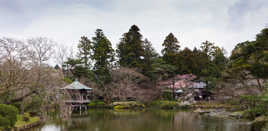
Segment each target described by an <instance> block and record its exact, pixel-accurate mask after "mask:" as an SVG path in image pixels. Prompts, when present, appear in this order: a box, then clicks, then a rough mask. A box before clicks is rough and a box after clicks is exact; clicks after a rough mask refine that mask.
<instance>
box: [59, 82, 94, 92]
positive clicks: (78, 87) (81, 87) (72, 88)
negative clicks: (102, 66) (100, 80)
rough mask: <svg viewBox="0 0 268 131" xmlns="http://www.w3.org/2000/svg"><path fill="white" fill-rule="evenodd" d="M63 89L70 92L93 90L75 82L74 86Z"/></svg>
mask: <svg viewBox="0 0 268 131" xmlns="http://www.w3.org/2000/svg"><path fill="white" fill-rule="evenodd" d="M61 89H70V90H92V88H89V87H87V86H86V85H84V84H82V83H80V82H79V81H77V80H75V81H74V82H73V83H72V84H70V85H67V86H65V87H63V88H61Z"/></svg>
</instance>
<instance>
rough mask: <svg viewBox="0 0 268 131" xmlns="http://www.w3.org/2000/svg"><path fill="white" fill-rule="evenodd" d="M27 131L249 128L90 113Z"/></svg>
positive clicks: (174, 114)
mask: <svg viewBox="0 0 268 131" xmlns="http://www.w3.org/2000/svg"><path fill="white" fill-rule="evenodd" d="M29 131H250V125H249V123H248V122H246V121H239V120H232V119H223V118H215V117H208V116H203V115H199V114H196V113H193V112H185V111H165V110H155V111H146V112H134V111H133V112H131V111H113V110H90V111H88V113H87V115H83V116H79V115H74V116H72V117H71V118H70V119H69V120H65V121H60V120H53V121H48V122H47V123H46V124H44V125H42V126H40V127H37V128H35V129H31V130H29Z"/></svg>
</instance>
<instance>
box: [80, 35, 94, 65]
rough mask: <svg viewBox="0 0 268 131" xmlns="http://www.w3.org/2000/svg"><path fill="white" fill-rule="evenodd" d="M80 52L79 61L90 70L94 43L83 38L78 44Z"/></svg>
mask: <svg viewBox="0 0 268 131" xmlns="http://www.w3.org/2000/svg"><path fill="white" fill-rule="evenodd" d="M78 50H79V53H78V56H79V59H80V60H81V62H82V63H83V64H84V66H85V67H86V68H89V67H90V58H91V56H92V43H91V41H90V40H89V39H88V38H87V37H86V36H82V37H81V40H80V41H79V44H78Z"/></svg>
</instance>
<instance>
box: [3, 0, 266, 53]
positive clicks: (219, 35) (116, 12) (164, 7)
mask: <svg viewBox="0 0 268 131" xmlns="http://www.w3.org/2000/svg"><path fill="white" fill-rule="evenodd" d="M17 1H18V0H17ZM241 1H242V0H225V1H218V0H206V1H201V0H184V1H177V0H165V1H163V0H146V1H145V0H135V1H133V0H112V1H110V2H107V1H98V2H96V1H95V0H94V1H90V2H89V1H87V0H77V1H72V2H70V1H69V2H67V3H66V4H64V3H63V2H62V3H60V2H57V3H56V4H54V5H53V4H48V5H50V6H48V5H47V6H42V5H38V6H36V3H35V4H34V6H35V8H33V9H35V10H37V11H36V12H31V10H29V8H30V7H31V6H33V5H31V4H30V5H27V4H26V5H25V4H24V5H23V6H21V8H20V9H21V10H24V12H26V14H23V13H18V12H17V13H16V12H15V13H14V12H11V11H10V10H7V9H6V8H5V9H3V8H2V9H1V6H0V10H2V11H5V12H4V13H0V17H6V18H7V17H8V18H7V22H3V21H2V22H0V28H1V29H3V30H2V32H0V35H2V36H12V37H34V36H46V37H49V38H52V39H54V40H56V41H58V42H60V43H64V44H68V45H75V44H77V42H78V40H79V39H80V36H82V35H87V36H90V37H91V36H92V35H93V34H94V31H95V29H97V28H101V29H103V30H104V33H105V34H106V35H107V36H108V38H110V40H111V41H112V43H113V44H114V47H115V45H116V44H117V43H118V42H119V39H120V38H121V35H122V34H123V33H125V32H127V31H128V29H129V27H130V26H131V25H132V24H136V25H138V26H139V27H140V29H141V33H142V34H143V36H144V37H146V38H148V39H149V40H150V41H152V43H153V46H154V47H155V48H156V49H157V50H158V51H159V52H160V50H161V48H162V47H161V44H162V42H163V40H164V38H165V36H166V35H167V34H168V33H169V32H173V33H174V34H175V35H176V36H177V37H178V39H179V41H180V42H181V44H182V46H183V47H186V46H187V47H190V48H193V47H194V46H199V45H200V43H201V42H203V41H205V40H209V41H212V42H215V43H216V44H217V45H219V46H222V47H224V48H226V49H227V51H228V52H230V51H231V50H232V49H233V48H234V46H235V45H236V44H237V43H238V42H242V41H246V40H252V39H254V38H255V35H256V34H257V33H258V32H259V31H260V30H261V29H262V28H264V25H265V24H266V23H267V21H268V15H267V13H265V12H268V6H267V5H266V6H265V5H264V6H262V7H261V8H260V9H254V8H252V7H248V8H250V9H251V10H250V11H247V13H244V14H243V17H241V18H239V17H238V14H239V12H240V13H241V12H244V11H245V9H240V8H242V7H241V6H239V5H241V4H239V3H241ZM262 1H265V0H258V3H261V2H262ZM43 2H44V3H46V2H48V1H46V0H43ZM50 2H51V1H50ZM246 2H249V3H250V4H252V2H250V0H247V1H246ZM9 5H10V4H9ZM242 5H243V4H242ZM10 7H12V6H10ZM254 7H255V6H254ZM38 8H40V10H38ZM243 8H245V7H243ZM21 20H22V21H21ZM241 25H243V26H241Z"/></svg>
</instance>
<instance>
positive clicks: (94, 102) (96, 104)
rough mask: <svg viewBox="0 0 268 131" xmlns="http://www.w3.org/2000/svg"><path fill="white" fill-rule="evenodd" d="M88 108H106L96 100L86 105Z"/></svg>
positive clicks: (101, 102)
mask: <svg viewBox="0 0 268 131" xmlns="http://www.w3.org/2000/svg"><path fill="white" fill-rule="evenodd" d="M88 106H89V108H105V107H108V106H107V105H106V104H105V103H104V102H103V101H98V100H95V101H91V102H90V103H89V104H88Z"/></svg>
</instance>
